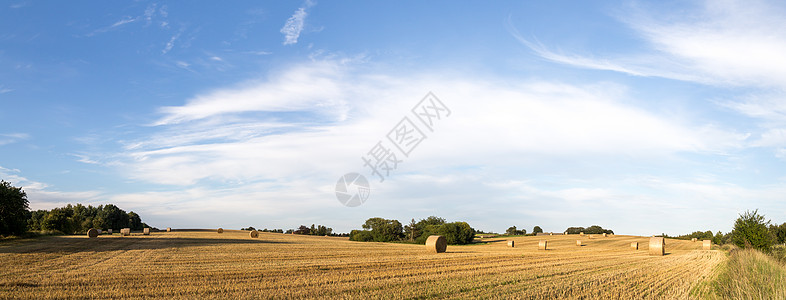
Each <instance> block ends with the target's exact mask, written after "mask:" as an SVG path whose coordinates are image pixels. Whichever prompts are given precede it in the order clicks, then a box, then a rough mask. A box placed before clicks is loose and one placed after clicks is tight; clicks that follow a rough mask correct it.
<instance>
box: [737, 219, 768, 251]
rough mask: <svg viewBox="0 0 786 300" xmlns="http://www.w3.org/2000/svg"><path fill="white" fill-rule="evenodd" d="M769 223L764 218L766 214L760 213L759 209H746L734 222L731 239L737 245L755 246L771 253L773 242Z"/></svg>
mask: <svg viewBox="0 0 786 300" xmlns="http://www.w3.org/2000/svg"><path fill="white" fill-rule="evenodd" d="M769 223H770V222H769V221H765V220H764V216H762V215H759V211H758V210H754V211H752V212H751V211H745V213H743V214H741V215H740V217H739V218H737V221H736V222H734V230H732V231H731V240H732V242H733V243H734V244H735V245H737V247H740V248H754V249H758V250H761V251H764V252H766V253H769V252H770V248H771V247H772V244H773V238H772V235H771V234H770V231H769V228H768V225H769Z"/></svg>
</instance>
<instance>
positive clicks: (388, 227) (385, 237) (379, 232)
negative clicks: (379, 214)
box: [363, 218, 404, 242]
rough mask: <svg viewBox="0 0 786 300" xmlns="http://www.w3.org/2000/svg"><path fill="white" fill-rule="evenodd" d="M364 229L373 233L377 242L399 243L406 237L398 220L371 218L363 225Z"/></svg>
mask: <svg viewBox="0 0 786 300" xmlns="http://www.w3.org/2000/svg"><path fill="white" fill-rule="evenodd" d="M363 229H366V230H370V231H371V235H372V236H373V237H374V241H375V242H390V241H397V240H400V239H401V238H403V237H404V227H403V226H402V225H401V222H399V221H398V220H388V219H383V218H370V219H368V220H366V223H365V224H363Z"/></svg>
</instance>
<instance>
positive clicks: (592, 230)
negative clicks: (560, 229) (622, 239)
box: [505, 225, 614, 235]
mask: <svg viewBox="0 0 786 300" xmlns="http://www.w3.org/2000/svg"><path fill="white" fill-rule="evenodd" d="M565 232H567V233H568V234H579V233H582V232H583V233H585V234H604V233H608V234H614V230H611V229H603V227H600V226H598V225H592V226H590V227H587V228H584V227H568V229H566V230H565ZM538 233H543V229H542V228H540V226H535V227H533V228H532V233H530V234H529V235H537V234H538ZM505 235H528V234H527V230H526V229H523V228H522V229H518V228H516V226H510V227H508V229H507V230H506V231H505Z"/></svg>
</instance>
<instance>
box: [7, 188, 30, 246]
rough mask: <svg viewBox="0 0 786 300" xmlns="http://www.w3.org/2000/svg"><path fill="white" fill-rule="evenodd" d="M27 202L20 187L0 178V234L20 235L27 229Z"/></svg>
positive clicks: (25, 195)
mask: <svg viewBox="0 0 786 300" xmlns="http://www.w3.org/2000/svg"><path fill="white" fill-rule="evenodd" d="M29 204H30V202H28V201H27V194H26V193H25V191H24V190H22V188H19V187H14V186H12V185H11V183H9V182H6V181H5V180H0V235H20V234H23V233H25V231H27V218H28V217H29V214H30V212H29Z"/></svg>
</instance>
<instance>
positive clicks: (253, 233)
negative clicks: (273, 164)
mask: <svg viewBox="0 0 786 300" xmlns="http://www.w3.org/2000/svg"><path fill="white" fill-rule="evenodd" d="M248 236H250V237H251V238H252V239H255V238H258V237H259V231H256V230H251V232H249V233H248Z"/></svg>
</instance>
